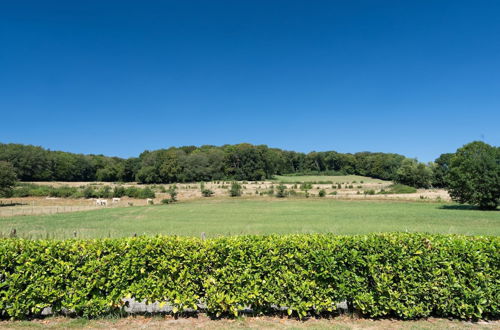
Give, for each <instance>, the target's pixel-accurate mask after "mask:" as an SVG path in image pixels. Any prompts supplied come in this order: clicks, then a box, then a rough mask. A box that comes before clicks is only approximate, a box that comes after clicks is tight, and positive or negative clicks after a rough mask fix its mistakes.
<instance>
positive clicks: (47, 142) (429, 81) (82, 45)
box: [0, 0, 500, 161]
mask: <svg viewBox="0 0 500 330" xmlns="http://www.w3.org/2000/svg"><path fill="white" fill-rule="evenodd" d="M499 13H500V1H497V0H492V1H481V0H471V1H460V0H452V1H444V0H431V1H422V0H419V1H406V0H401V1H382V0H379V1H372V0H366V1H356V0H345V1H292V0H283V1H272V0H266V1H258V0H249V1H242V0H237V1H235V0H231V1H216V0H211V1H202V0H200V1H189V0H179V1H124V0H119V1H105V0H99V1H89V0H85V1H83V0H82V1H76V0H75V1H66V0H65V1H50V0H44V1H23V0H16V1H1V2H0V142H4V143H7V142H16V143H26V144H35V145H41V146H43V147H46V148H50V149H52V150H65V151H72V152H79V153H103V154H106V155H117V156H124V157H128V156H136V155H138V154H139V153H140V152H142V151H143V150H145V149H149V150H151V149H157V148H164V147H169V146H181V145H202V144H214V145H221V144H233V143H240V142H250V143H255V144H267V145H269V146H272V147H279V148H284V149H289V150H296V151H304V152H308V151H312V150H316V151H321V150H337V151H340V152H357V151H384V152H397V153H401V154H404V155H406V156H409V157H417V158H418V159H419V160H421V161H430V160H433V159H435V158H436V157H437V156H439V154H441V153H443V152H453V151H455V150H456V148H457V147H460V146H461V145H463V144H465V143H467V142H470V141H472V140H484V141H485V142H488V143H490V144H494V145H499V144H500V19H499Z"/></svg>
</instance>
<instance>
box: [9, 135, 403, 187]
mask: <svg viewBox="0 0 500 330" xmlns="http://www.w3.org/2000/svg"><path fill="white" fill-rule="evenodd" d="M0 161H6V162H9V163H10V164H12V166H13V167H14V168H15V170H16V173H17V176H18V178H19V179H20V180H22V181H96V180H97V181H123V182H128V181H138V182H141V183H172V182H194V181H209V180H220V179H234V180H264V179H269V178H271V177H272V176H273V175H276V174H285V173H286V174H291V173H335V174H358V175H364V176H370V177H374V178H379V179H385V180H394V179H396V176H397V171H398V169H399V168H400V167H401V165H402V164H403V162H404V161H411V160H409V159H407V158H406V157H404V156H402V155H398V154H391V153H371V152H360V153H355V154H343V153H338V152H335V151H325V152H310V153H307V154H305V153H300V152H294V151H286V150H281V149H276V148H269V147H267V146H265V145H258V146H256V145H251V144H247V143H242V144H236V145H224V146H221V147H216V146H201V147H194V146H186V147H180V148H175V147H173V148H169V149H160V150H155V151H145V152H143V153H142V154H141V155H140V156H139V157H132V158H128V159H123V158H118V157H106V156H103V155H81V154H74V153H69V152H62V151H50V150H46V149H43V148H41V147H36V146H31V145H21V144H0Z"/></svg>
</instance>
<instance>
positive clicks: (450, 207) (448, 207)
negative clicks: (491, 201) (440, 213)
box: [438, 204, 500, 212]
mask: <svg viewBox="0 0 500 330" xmlns="http://www.w3.org/2000/svg"><path fill="white" fill-rule="evenodd" d="M438 209H441V210H464V211H465V210H468V211H490V212H491V211H493V212H495V211H500V210H499V209H498V208H497V209H494V210H491V209H481V208H479V207H478V206H474V205H461V204H451V205H441V206H439V207H438Z"/></svg>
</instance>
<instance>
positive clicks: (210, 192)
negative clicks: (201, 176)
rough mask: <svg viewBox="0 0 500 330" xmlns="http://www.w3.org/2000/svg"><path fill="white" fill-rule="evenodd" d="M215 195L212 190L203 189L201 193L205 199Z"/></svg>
mask: <svg viewBox="0 0 500 330" xmlns="http://www.w3.org/2000/svg"><path fill="white" fill-rule="evenodd" d="M213 194H214V192H213V191H212V190H210V189H203V190H202V191H201V195H202V196H203V197H211V196H212V195H213Z"/></svg>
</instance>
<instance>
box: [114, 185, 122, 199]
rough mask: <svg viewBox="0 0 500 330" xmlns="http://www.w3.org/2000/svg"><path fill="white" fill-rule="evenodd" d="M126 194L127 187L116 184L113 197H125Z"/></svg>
mask: <svg viewBox="0 0 500 330" xmlns="http://www.w3.org/2000/svg"><path fill="white" fill-rule="evenodd" d="M123 196H125V188H123V187H122V186H116V187H115V188H114V189H113V197H118V198H120V197H123Z"/></svg>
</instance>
